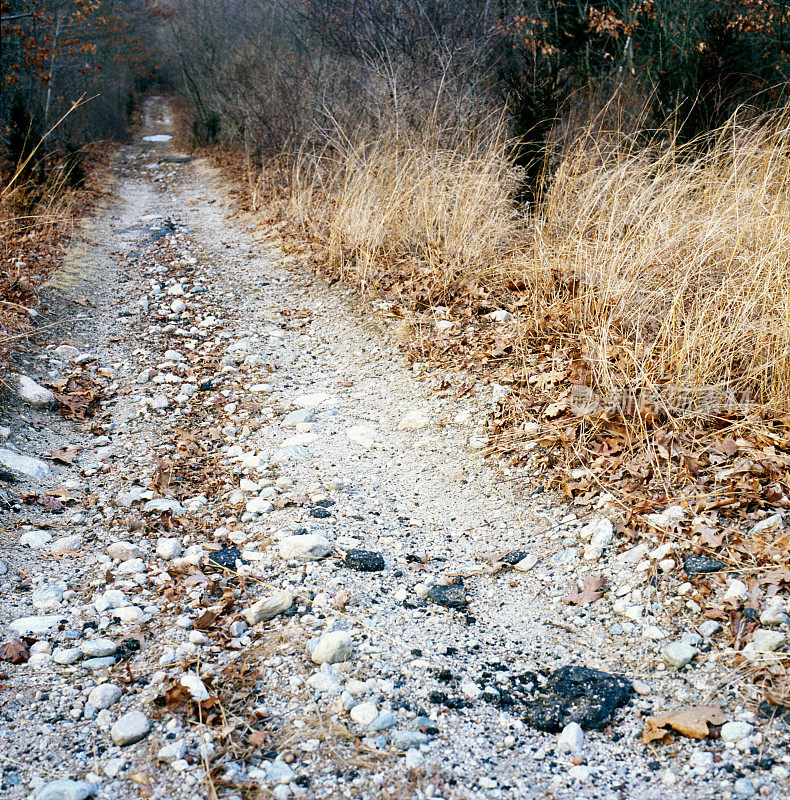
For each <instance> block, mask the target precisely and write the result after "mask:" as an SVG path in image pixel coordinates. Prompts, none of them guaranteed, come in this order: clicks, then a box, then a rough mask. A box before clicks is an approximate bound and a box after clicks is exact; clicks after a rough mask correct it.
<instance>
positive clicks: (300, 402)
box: [293, 392, 336, 409]
mask: <svg viewBox="0 0 790 800" xmlns="http://www.w3.org/2000/svg"><path fill="white" fill-rule="evenodd" d="M335 402H336V398H335V397H333V396H332V395H331V394H326V393H325V392H313V393H312V394H303V395H299V396H298V397H295V398H294V401H293V404H294V406H296V407H297V408H307V409H315V408H320V407H321V406H326V405H334V403H335Z"/></svg>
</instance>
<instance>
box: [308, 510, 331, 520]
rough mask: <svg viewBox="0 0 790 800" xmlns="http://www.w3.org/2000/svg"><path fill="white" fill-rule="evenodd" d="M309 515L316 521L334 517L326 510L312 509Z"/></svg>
mask: <svg viewBox="0 0 790 800" xmlns="http://www.w3.org/2000/svg"><path fill="white" fill-rule="evenodd" d="M309 513H310V516H311V517H315V518H316V519H329V517H331V516H332V515H331V514H330V513H329V512H328V511H327V510H326V509H325V508H311V509H310V512H309Z"/></svg>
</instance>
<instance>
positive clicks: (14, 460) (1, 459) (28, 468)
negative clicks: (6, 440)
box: [0, 447, 52, 480]
mask: <svg viewBox="0 0 790 800" xmlns="http://www.w3.org/2000/svg"><path fill="white" fill-rule="evenodd" d="M0 464H2V465H3V466H4V467H6V469H10V470H12V471H13V472H19V473H21V474H22V475H27V476H28V477H29V478H37V479H39V480H40V479H43V478H48V477H49V476H50V475H51V474H52V470H51V469H50V468H49V465H48V464H47V463H46V462H44V461H41V460H40V459H38V458H32V457H31V456H22V455H20V454H19V453H15V452H14V451H13V450H8V449H6V448H5V447H0Z"/></svg>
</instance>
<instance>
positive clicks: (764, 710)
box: [757, 700, 790, 724]
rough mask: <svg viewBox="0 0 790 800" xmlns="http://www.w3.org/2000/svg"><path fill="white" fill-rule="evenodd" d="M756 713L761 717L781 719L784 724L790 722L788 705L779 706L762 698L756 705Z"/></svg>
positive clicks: (789, 707)
mask: <svg viewBox="0 0 790 800" xmlns="http://www.w3.org/2000/svg"><path fill="white" fill-rule="evenodd" d="M757 714H758V716H759V717H760V718H761V719H770V720H774V719H781V720H782V721H783V722H784V723H785V724H790V706H780V705H774V704H773V703H769V702H768V701H767V700H762V701H761V702H760V705H759V706H758V707H757Z"/></svg>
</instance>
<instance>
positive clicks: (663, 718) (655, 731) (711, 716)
mask: <svg viewBox="0 0 790 800" xmlns="http://www.w3.org/2000/svg"><path fill="white" fill-rule="evenodd" d="M726 721H727V717H726V716H725V714H724V712H723V711H722V710H721V708H720V707H719V706H694V707H693V708H686V709H683V710H681V711H667V712H665V713H663V714H658V715H657V716H655V717H648V718H647V720H646V721H645V729H644V731H642V742H643V743H644V744H647V743H648V742H654V741H657V740H659V739H663V738H664V737H665V736H666V735H667V734H668V733H669V731H670V729H671V730H674V731H677V732H678V733H680V734H681V735H683V736H688V737H689V738H690V739H704V738H705V737H706V736H708V735H709V734H710V730H709V728H708V726H709V725H723V724H724V723H725V722H726Z"/></svg>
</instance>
